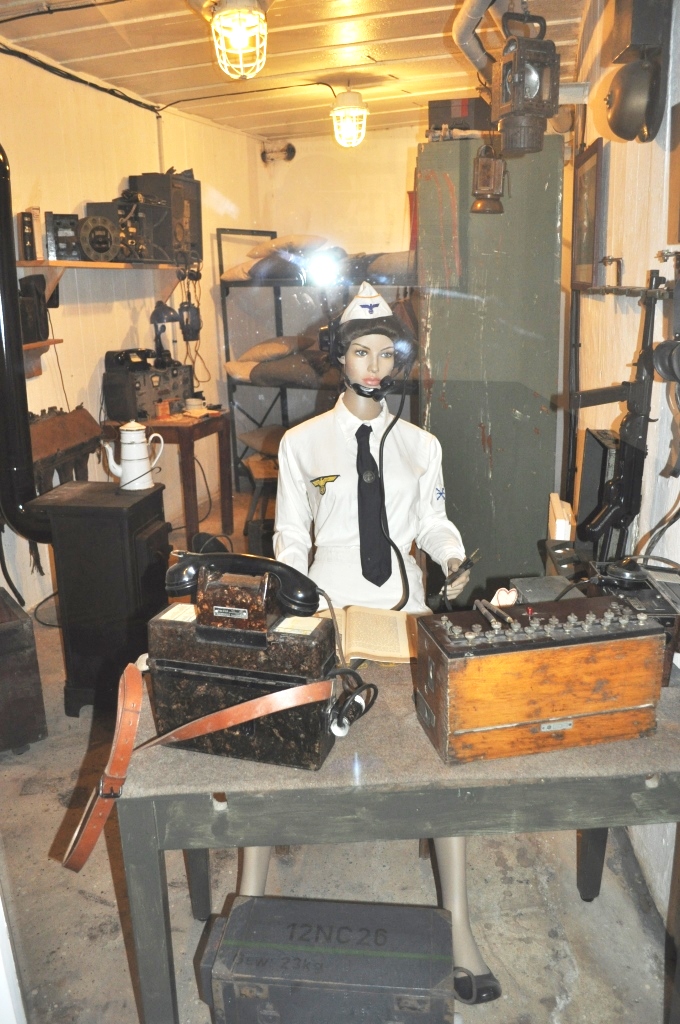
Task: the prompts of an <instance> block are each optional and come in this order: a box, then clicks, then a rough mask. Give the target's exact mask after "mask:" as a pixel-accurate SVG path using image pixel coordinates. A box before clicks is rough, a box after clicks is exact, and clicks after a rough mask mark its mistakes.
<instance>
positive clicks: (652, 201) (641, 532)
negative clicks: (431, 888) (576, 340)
mask: <svg viewBox="0 0 680 1024" xmlns="http://www.w3.org/2000/svg"><path fill="white" fill-rule="evenodd" d="M674 6H675V18H674V26H673V41H672V45H671V60H672V66H671V76H670V89H669V101H668V108H667V109H670V107H671V106H672V105H673V104H675V103H677V102H678V101H679V100H680V60H679V59H678V55H679V54H680V11H679V9H678V8H679V5H678V4H677V3H676V4H675V5H674ZM612 8H613V3H609V4H608V5H607V6H605V0H592V2H591V4H590V7H589V9H588V11H587V14H586V18H585V20H584V24H583V32H582V39H581V63H580V69H579V73H578V78H579V79H580V80H582V81H590V82H591V83H592V86H591V92H590V98H589V103H588V113H587V121H586V143H587V144H590V143H591V142H593V141H594V140H595V139H596V138H597V137H598V136H602V137H603V138H604V139H605V147H604V149H605V181H606V184H607V189H606V191H607V196H606V201H605V209H606V222H607V230H606V236H607V242H606V249H605V252H606V253H607V254H609V255H612V256H622V257H623V260H624V273H623V283H624V284H630V285H638V284H640V285H641V284H645V282H646V274H647V271H648V270H652V269H660V270H661V273H662V274H664V275H665V276H671V277H672V275H673V270H672V264H669V263H666V264H659V261H658V260H657V258H656V254H657V253H658V252H659V250H661V249H663V248H666V246H667V234H666V231H667V208H668V167H669V119H668V117H667V118H666V119H665V120H664V123H663V125H662V126H661V130H660V131H659V134H658V136H657V138H656V139H655V140H654V141H652V142H649V143H644V144H641V143H638V142H623V141H621V140H620V139H616V137H615V136H614V135H613V134H612V133H611V132H610V130H609V127H608V125H607V122H606V108H605V105H604V96H605V95H606V93H607V91H608V85H609V82H610V80H611V77H612V75H613V73H614V72H615V71H616V70H617V67H615V66H612V67H606V66H605V67H603V66H601V60H600V53H601V47H602V43H603V40H604V39H606V37H607V31H608V26H607V22H608V19H609V18H610V17H611V13H612ZM608 273H609V275H610V276H609V277H608V278H607V280H608V283H610V284H613V283H614V268H613V267H612V268H610V269H609V271H608ZM601 283H604V281H602V282H601ZM581 328H582V333H581V342H582V348H581V387H582V388H592V387H596V386H602V385H607V384H612V383H616V382H618V381H622V380H631V379H632V378H633V376H634V368H633V367H632V365H631V364H632V363H633V361H634V359H635V356H636V353H637V351H638V348H639V344H640V329H641V313H640V308H639V306H638V305H637V300H636V299H634V298H620V297H615V296H588V297H584V298H583V301H582V306H581ZM656 328H657V330H656V339H657V340H659V341H660V340H662V338H663V337H664V331H663V323H662V318H661V311H660V309H659V310H657V324H656ZM622 413H623V407H621V408H619V407H617V406H601V407H600V408H595V409H586V410H583V412H582V413H581V416H580V426H581V436H582V434H583V431H585V428H586V427H601V428H616V427H617V426H618V424H619V422H620V420H621V417H622ZM652 417H654V418H656V417H658V422H656V423H654V422H652V423H651V424H650V428H649V435H648V447H649V452H648V457H647V462H646V465H645V475H644V481H643V503H642V511H641V514H640V517H639V526H638V531H637V532H638V538H639V543H640V545H641V547H644V544H645V542H646V541H645V538H646V535H647V534H648V532H649V530H650V528H651V527H652V526H654V524H655V523H656V522H657V521H658V520H659V519H661V517H662V516H663V515H664V514H665V513H666V512H667V511H668V509H670V508H671V506H672V505H673V504H674V503H675V501H676V500H677V498H678V495H679V493H680V487H679V484H678V481H677V480H672V479H668V478H663V477H660V476H659V474H660V472H661V470H662V469H663V467H664V466H665V464H666V462H667V460H668V455H669V444H670V440H671V425H672V417H671V414H670V411H669V407H668V401H667V398H666V385H665V384H663V383H658V384H656V385H655V386H654V395H653V408H652ZM577 487H578V481H577ZM655 553H656V554H661V555H666V556H667V557H668V558H672V559H675V560H680V532H679V530H678V527H675V529H671V530H670V531H669V532H668V533H667V534H666V536H665V538H664V541H663V542H662V543H661V544H660V545H659V546H658V548H657V549H656V551H655ZM629 831H630V835H631V840H632V843H633V846H634V848H635V851H636V854H637V856H638V859H639V861H640V865H641V867H642V870H643V872H644V874H645V878H646V880H647V883H648V885H649V888H650V891H651V893H652V896H653V898H654V900H655V902H656V904H657V906H658V908H659V910H660V912H661V913H662V914H663V915H664V917H665V915H666V909H667V906H668V895H669V890H670V877H671V867H672V860H673V850H674V846H675V826H671V825H655V826H648V827H644V828H642V827H640V828H631V829H630V830H629Z"/></svg>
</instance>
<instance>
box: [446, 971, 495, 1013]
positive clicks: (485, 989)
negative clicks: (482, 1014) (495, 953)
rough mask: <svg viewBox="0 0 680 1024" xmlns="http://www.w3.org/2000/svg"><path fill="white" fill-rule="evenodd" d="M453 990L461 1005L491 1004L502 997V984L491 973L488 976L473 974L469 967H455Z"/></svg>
mask: <svg viewBox="0 0 680 1024" xmlns="http://www.w3.org/2000/svg"><path fill="white" fill-rule="evenodd" d="M453 990H454V992H455V994H456V999H457V1000H458V1001H459V1002H461V1003H468V1004H470V1005H474V1004H476V1003H490V1002H492V1000H494V999H498V998H499V997H500V995H501V991H502V990H501V984H500V982H499V980H498V978H496V977H495V975H493V974H492V973H491V972H490V971H489V973H488V974H473V973H472V971H468V969H467V967H454V969H453Z"/></svg>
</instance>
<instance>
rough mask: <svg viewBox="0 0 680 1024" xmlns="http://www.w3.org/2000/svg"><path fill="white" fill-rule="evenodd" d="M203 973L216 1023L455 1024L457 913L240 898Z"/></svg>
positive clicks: (220, 921)
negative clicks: (453, 928)
mask: <svg viewBox="0 0 680 1024" xmlns="http://www.w3.org/2000/svg"><path fill="white" fill-rule="evenodd" d="M200 976H201V990H202V991H201V998H202V999H203V1000H204V1002H206V1003H208V1005H209V1006H210V1008H211V1010H212V1018H213V1024H232V1022H233V1024H236V1022H238V1024H321V1022H323V1024H334V1022H336V1021H337V1022H340V1021H343V1022H344V1021H353V1020H357V1021H363V1022H365V1024H452V1022H453V1007H454V993H453V959H452V949H451V917H450V914H449V912H448V911H446V910H438V909H437V908H435V907H404V906H397V905H396V904H378V903H339V902H338V903H336V902H329V901H321V900H296V899H279V898H277V897H267V896H259V897H255V896H239V897H237V898H236V900H235V901H234V905H233V907H232V911H231V913H230V915H229V917H218V918H217V919H216V921H215V923H214V925H213V927H212V931H211V933H210V937H209V941H208V944H207V946H206V949H205V952H204V954H203V957H202V960H201V966H200Z"/></svg>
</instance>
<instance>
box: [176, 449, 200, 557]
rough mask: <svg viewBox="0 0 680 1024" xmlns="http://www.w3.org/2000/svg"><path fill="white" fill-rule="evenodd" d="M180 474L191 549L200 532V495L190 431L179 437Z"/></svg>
mask: <svg viewBox="0 0 680 1024" xmlns="http://www.w3.org/2000/svg"><path fill="white" fill-rule="evenodd" d="M179 475H180V479H181V482H182V499H183V501H184V522H185V523H186V541H187V548H188V549H189V550H191V542H192V540H193V539H194V535H195V534H197V533H198V496H197V494H196V467H195V466H194V439H193V437H191V435H190V434H189V432H188V431H187V432H184V431H183V432H182V434H181V435H180V439H179Z"/></svg>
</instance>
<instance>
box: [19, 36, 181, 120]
mask: <svg viewBox="0 0 680 1024" xmlns="http://www.w3.org/2000/svg"><path fill="white" fill-rule="evenodd" d="M0 53H4V54H5V56H6V57H18V58H19V60H23V61H26V63H27V64H32V65H33V66H34V67H36V68H41V70H42V71H49V73H50V74H51V75H56V76H57V78H65V79H66V81H68V82H76V83H77V84H78V85H87V86H89V88H90V89H95V90H96V91H97V92H103V93H106V94H107V95H109V96H113V97H114V99H117V100H124V101H125V102H126V103H131V104H132V105H133V106H134V107H141V109H142V110H149V111H151V113H152V114H155V115H156V117H160V113H159V111H160V110H161V109H162V108H160V107H158V106H156V104H155V103H147V102H146V100H138V99H135V97H134V96H129V95H128V94H127V93H124V92H121V90H120V89H115V88H113V87H112V86H106V85H99V83H98V82H90V81H89V80H88V79H87V78H81V77H80V75H75V74H73V72H72V71H66V70H64V69H63V68H58V67H55V66H54V65H53V64H48V62H47V61H44V60H40V58H39V57H35V56H34V55H33V54H31V53H24V52H23V51H22V50H15V49H14V48H13V47H12V46H8V45H7V43H2V42H0Z"/></svg>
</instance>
